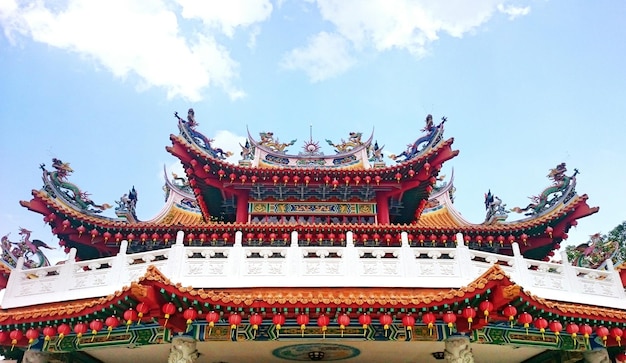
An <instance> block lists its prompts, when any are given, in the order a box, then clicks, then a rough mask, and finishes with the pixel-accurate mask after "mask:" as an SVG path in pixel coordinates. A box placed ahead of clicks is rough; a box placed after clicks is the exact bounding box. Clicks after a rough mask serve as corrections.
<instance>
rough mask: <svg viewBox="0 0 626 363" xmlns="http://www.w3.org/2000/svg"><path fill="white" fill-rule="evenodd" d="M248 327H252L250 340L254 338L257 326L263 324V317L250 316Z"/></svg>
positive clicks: (257, 315) (255, 314)
mask: <svg viewBox="0 0 626 363" xmlns="http://www.w3.org/2000/svg"><path fill="white" fill-rule="evenodd" d="M248 320H250V325H252V338H253V339H254V338H256V332H257V330H259V325H261V324H262V323H263V317H262V316H261V315H259V314H257V313H254V314H252V315H250V318H248Z"/></svg>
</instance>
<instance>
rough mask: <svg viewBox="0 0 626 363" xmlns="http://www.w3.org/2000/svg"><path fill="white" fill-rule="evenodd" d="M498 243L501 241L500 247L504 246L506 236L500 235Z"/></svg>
mask: <svg viewBox="0 0 626 363" xmlns="http://www.w3.org/2000/svg"><path fill="white" fill-rule="evenodd" d="M497 239H498V243H500V247H504V236H502V235H500V236H498V238H497Z"/></svg>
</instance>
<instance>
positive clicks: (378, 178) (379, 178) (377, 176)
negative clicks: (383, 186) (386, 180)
mask: <svg viewBox="0 0 626 363" xmlns="http://www.w3.org/2000/svg"><path fill="white" fill-rule="evenodd" d="M381 180H382V178H381V177H380V175H376V176H375V177H374V181H375V182H376V185H380V181H381Z"/></svg>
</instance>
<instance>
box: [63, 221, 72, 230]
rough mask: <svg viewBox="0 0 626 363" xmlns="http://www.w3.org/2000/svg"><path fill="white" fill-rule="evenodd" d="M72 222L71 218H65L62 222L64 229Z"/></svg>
mask: <svg viewBox="0 0 626 363" xmlns="http://www.w3.org/2000/svg"><path fill="white" fill-rule="evenodd" d="M71 224H72V223H71V222H70V221H69V219H65V220H64V221H63V222H61V225H62V226H63V230H64V231H65V229H66V228H68V227H69V226H70V225H71Z"/></svg>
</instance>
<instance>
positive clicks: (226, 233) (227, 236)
mask: <svg viewBox="0 0 626 363" xmlns="http://www.w3.org/2000/svg"><path fill="white" fill-rule="evenodd" d="M222 239H223V240H224V242H228V240H229V239H230V233H228V232H224V233H222Z"/></svg>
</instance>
